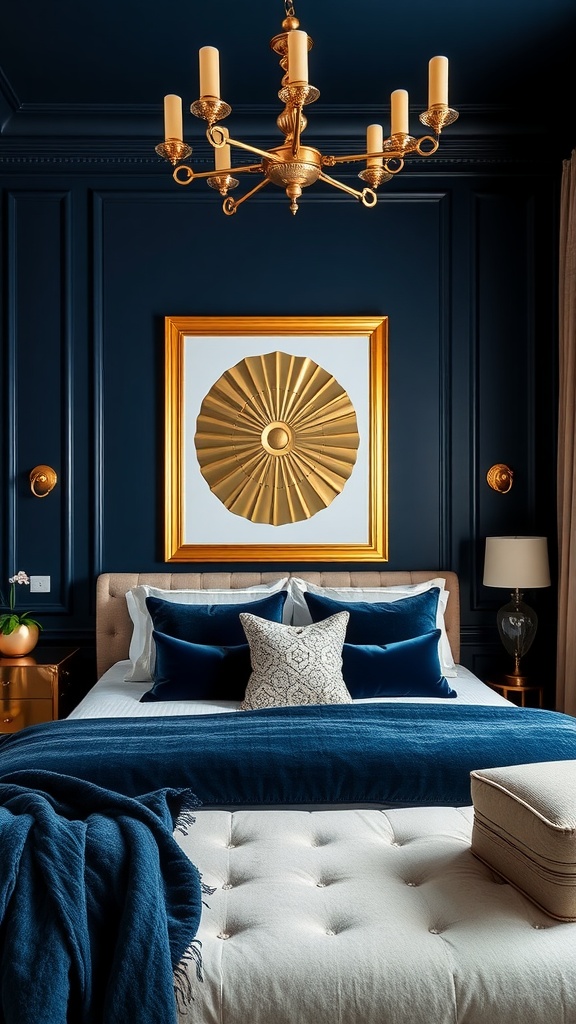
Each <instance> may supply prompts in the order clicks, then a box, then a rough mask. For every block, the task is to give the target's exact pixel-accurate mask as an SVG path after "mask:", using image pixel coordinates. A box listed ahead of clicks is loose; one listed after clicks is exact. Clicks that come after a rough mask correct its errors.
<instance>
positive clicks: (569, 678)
mask: <svg viewBox="0 0 576 1024" xmlns="http://www.w3.org/2000/svg"><path fill="white" fill-rule="evenodd" d="M560 201H561V207H560V288H559V300H560V307H559V342H560V352H559V406H558V591H559V593H558V663H557V700H556V707H557V709H558V710H559V711H564V712H566V714H569V715H575V716H576V150H574V152H573V153H572V156H571V159H570V160H565V161H564V164H563V171H562V191H561V200H560Z"/></svg>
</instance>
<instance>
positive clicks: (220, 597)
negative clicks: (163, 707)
mask: <svg viewBox="0 0 576 1024" xmlns="http://www.w3.org/2000/svg"><path fill="white" fill-rule="evenodd" d="M282 590H286V591H288V577H287V576H284V577H283V579H280V580H275V581H274V583H259V584H258V585H257V586H254V587H244V588H242V589H237V590H224V589H222V590H219V589H216V590H161V589H160V588H159V587H150V586H148V584H144V583H143V584H141V585H140V586H138V587H132V590H129V591H128V592H127V594H126V604H127V605H128V611H129V613H130V618H131V619H132V623H133V626H134V628H133V630H132V639H131V641H130V652H129V658H130V667H129V669H128V671H127V673H126V675H125V676H124V679H125V680H127V681H131V682H144V681H147V680H149V679H151V678H152V672H153V669H154V655H155V651H154V642H153V640H152V629H153V627H152V619H151V618H150V614H149V612H148V609H147V607H146V598H147V597H159V598H160V599H161V600H162V601H171V602H172V603H175V604H247V603H248V602H252V601H258V600H260V598H264V597H265V596H267V595H269V594H277V593H278V592H279V591H282ZM291 617H292V601H291V597H290V593H289V592H288V596H287V598H286V602H285V604H284V609H283V612H282V621H283V622H290V619H291Z"/></svg>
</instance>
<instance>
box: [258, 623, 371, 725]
mask: <svg viewBox="0 0 576 1024" xmlns="http://www.w3.org/2000/svg"><path fill="white" fill-rule="evenodd" d="M348 618H349V613H348V612H338V613H337V614H336V615H331V616H330V617H329V618H327V619H323V620H322V622H313V623H312V624H311V625H310V626H285V625H283V624H282V623H281V622H270V621H269V620H268V619H261V618H259V616H257V615H251V614H249V613H247V612H241V613H240V621H241V623H242V626H243V627H244V632H245V633H246V638H247V640H248V643H249V645H250V660H251V662H252V675H251V676H250V678H249V680H248V685H247V687H246V694H245V696H244V700H243V701H242V703H241V705H240V708H239V710H240V711H249V710H254V709H257V708H272V707H276V708H278V707H290V706H293V705H296V704H350V703H351V702H352V698H351V696H350V694H349V693H348V690H347V689H346V684H345V683H344V680H343V678H342V647H343V644H344V636H345V634H346V626H347V624H348Z"/></svg>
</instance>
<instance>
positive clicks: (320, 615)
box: [147, 587, 440, 644]
mask: <svg viewBox="0 0 576 1024" xmlns="http://www.w3.org/2000/svg"><path fill="white" fill-rule="evenodd" d="M304 597H305V598H306V604H307V605H308V609H309V611H310V614H311V616H312V621H313V622H320V620H321V619H326V618H328V616H329V615H335V614H336V612H342V611H347V612H350V618H349V620H348V629H347V630H346V643H347V644H392V643H398V641H399V640H412V639H413V637H415V636H422V635H423V634H424V633H430V632H431V631H432V630H435V629H436V612H437V609H438V598H439V597H440V590H439V588H438V587H432V588H431V589H430V590H425V591H424V593H423V594H415V595H414V596H413V597H403V598H401V599H400V600H399V601H390V602H389V603H388V602H378V603H376V604H371V603H369V602H368V601H350V602H348V603H346V602H344V601H333V600H332V598H330V597H324V596H322V597H320V595H318V594H309V593H308V592H306V593H305V594H304ZM150 600H151V599H150V598H147V601H150Z"/></svg>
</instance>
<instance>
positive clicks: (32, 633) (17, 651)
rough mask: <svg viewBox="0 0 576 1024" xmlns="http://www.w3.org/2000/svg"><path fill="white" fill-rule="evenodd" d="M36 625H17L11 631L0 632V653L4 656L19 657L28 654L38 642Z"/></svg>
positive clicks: (38, 631) (38, 633)
mask: <svg viewBox="0 0 576 1024" xmlns="http://www.w3.org/2000/svg"><path fill="white" fill-rule="evenodd" d="M39 635H40V630H39V629H38V626H18V627H17V629H15V630H13V631H12V633H0V654H1V655H2V657H4V658H21V657H22V656H23V655H25V654H30V651H33V650H34V648H35V647H36V644H37V643H38V637H39Z"/></svg>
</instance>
